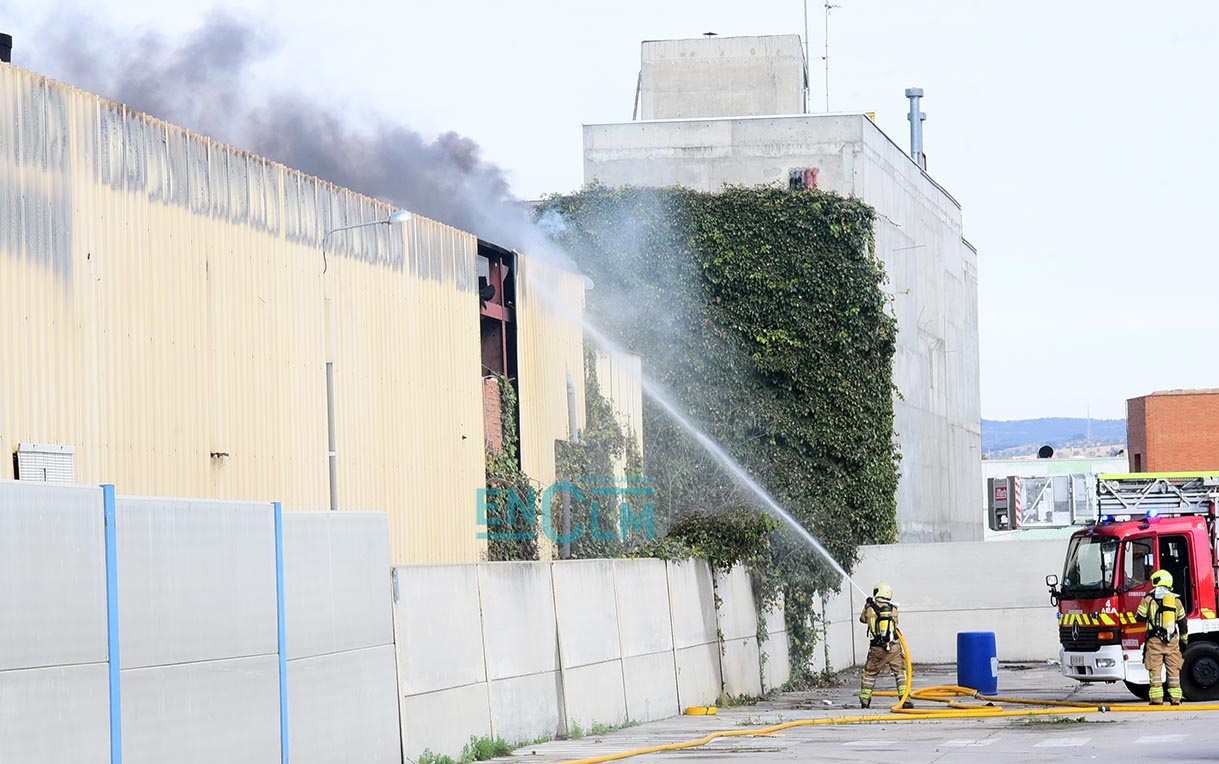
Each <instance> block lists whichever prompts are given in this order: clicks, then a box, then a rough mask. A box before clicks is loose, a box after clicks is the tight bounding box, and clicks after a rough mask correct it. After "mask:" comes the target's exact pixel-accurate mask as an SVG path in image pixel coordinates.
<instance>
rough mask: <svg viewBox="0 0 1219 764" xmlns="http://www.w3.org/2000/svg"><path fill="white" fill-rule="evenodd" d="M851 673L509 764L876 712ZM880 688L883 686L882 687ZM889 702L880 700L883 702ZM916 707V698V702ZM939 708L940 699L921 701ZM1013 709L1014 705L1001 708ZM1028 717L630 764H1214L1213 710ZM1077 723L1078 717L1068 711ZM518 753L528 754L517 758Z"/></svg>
mask: <svg viewBox="0 0 1219 764" xmlns="http://www.w3.org/2000/svg"><path fill="white" fill-rule="evenodd" d="M858 681H859V680H858V674H857V673H856V674H850V673H848V674H844V675H843V676H842V677H841V678H840V686H837V687H830V688H825V689H820V690H814V691H811V692H804V693H792V694H787V695H781V696H777V697H775V698H771V699H768V700H764V701H761V702H759V703H757V704H755V705H752V706H738V707H733V708H721V709H720V712H719V714H717V715H716V716H685V717H679V718H676V719H669V720H666V721H661V722H653V723H650V724H644V725H640V726H637V727H630V728H627V729H623V730H618V731H615V732H610V733H607V734H604V735H597V736H589V737H584V738H581V739H579V740H559V741H554V742H551V743H544V744H541V745H536V746H530V747H527V748H523V749H520V750H518V751H517V752H516V753H515V754H514V755H513V757H512V758H513V759H515V760H516V764H556V763H557V762H563V761H570V760H573V759H582V758H588V757H594V756H603V755H606V754H610V753H616V752H619V751H626V750H632V749H637V748H644V747H647V746H652V745H658V744H662V743H671V742H677V741H682V740H690V739H694V738H698V737H701V736H703V735H706V734H707V733H709V732H713V731H716V730H726V729H734V730H740V729H744V728H746V727H748V726H751V725H759V726H761V725H767V724H775V723H778V722H781V721H790V720H793V719H813V718H824V717H829V716H845V715H848V712H847V710H846V709H848V708H849V709H853V711H851V712H850V714H849V715H858V714H861V713H884V709H887V708H888V706H889V705H891V704H892V700H891V699H886V698H877V699H876V701H875V704H876V705H883V709H877V708H873V709H872V710H871V711H868V712H861V711H860V710H859V708H858V703H857V701H856V699H855V697H854V693H855V692H856V688H857V686H858ZM935 684H956V676H955V669H954V668H953V667H951V666H948V667H944V666H939V667H935V666H925V667H916V668H915V687H922V686H929V685H935ZM878 689H886V688H884V687H881V688H878ZM999 693H1000V694H1001V695H1009V696H1016V697H1029V698H1046V699H1055V700H1073V701H1082V702H1088V703H1097V704H1106V703H1139V702H1140V701H1138V700H1137V699H1136V698H1134V696H1133V695H1130V694H1129V693H1128V692H1127V691H1126V689H1125V687H1124V686H1123V685H1121V684H1112V685H1106V684H1101V685H1092V686H1084V685H1080V684H1078V683H1076V682H1074V681H1072V680H1069V679H1064V678H1063V677H1062V676H1061V675H1060V674H1059V673H1058V667H1057V666H1035V665H1034V666H1031V665H1020V664H1017V665H1004V666H1003V667H1002V668H1001V675H1000V678H999ZM886 700H887V701H888V703H883V704H882V701H886ZM920 705H923V704H920ZM926 705H933V706H939V705H940V704H926ZM1008 707H1009V708H1019V707H1018V706H1008ZM1054 718H1056V717H1040V718H1038V720H1037V721H1030V720H1028V719H1008V718H1005V719H944V720H928V721H917V722H898V723H891V724H890V723H876V724H855V725H842V726H818V727H798V728H794V729H789V730H785V731H783V732H782V733H777V734H775V735H773V736H765V737H763V736H757V737H754V736H750V737H734V738H726V739H718V740H715V741H713V742H712V743H710V744H708V745H707V746H705V747H702V748H694V749H689V750H685V751H669V752H663V753H656V754H650V755H645V756H639V757H635V758H632V759H627V760H626V761H628V762H631V763H632V764H657V762H661V763H662V764H663V763H667V764H684V763H685V762H695V761H714V762H716V763H717V764H740V763H745V762H749V763H751V764H752V763H757V762H767V761H800V762H804V761H817V762H820V761H827V762H886V763H887V764H921V763H922V762H944V763H945V764H947V763H950V762H976V761H988V762H990V761H993V762H1010V763H1012V764H1015V763H1016V762H1045V761H1093V760H1095V761H1106V762H1143V761H1151V760H1159V761H1165V762H1172V764H1185V763H1186V762H1200V761H1208V762H1214V761H1219V711H1216V712H1198V711H1190V710H1189V707H1188V704H1187V705H1186V706H1184V707H1183V710H1182V711H1180V712H1171V713H1158V714H1154V715H1153V714H1124V713H1123V714H1117V713H1110V714H1092V715H1089V716H1087V717H1084V719H1085V720H1084V721H1082V722H1081V721H1076V720H1075V719H1069V720H1068V721H1067V722H1066V723H1064V722H1055V723H1051V722H1050V721H1049V720H1050V719H1054ZM1076 719H1078V717H1076ZM520 759H527V760H528V761H527V762H522V761H520Z"/></svg>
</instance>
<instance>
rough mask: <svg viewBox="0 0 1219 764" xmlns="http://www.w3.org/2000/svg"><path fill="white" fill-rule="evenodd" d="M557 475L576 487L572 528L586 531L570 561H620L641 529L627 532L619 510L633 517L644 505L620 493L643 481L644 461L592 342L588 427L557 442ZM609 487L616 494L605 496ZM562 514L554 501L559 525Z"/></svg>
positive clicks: (587, 369) (587, 370)
mask: <svg viewBox="0 0 1219 764" xmlns="http://www.w3.org/2000/svg"><path fill="white" fill-rule="evenodd" d="M619 460H622V461H623V462H624V465H625V476H624V477H625V480H622V479H620V478H619V477H618V476H616V475H615V471H614V467H615V464H616V463H617V462H618V461H619ZM555 472H556V474H557V475H558V476H559V479H560V480H564V481H567V482H569V483H571V484H572V485H574V486H575V488H576V491H575V492H573V493H575V494H576V496H575V497H574V498H569V501H570V506H571V527H572V528H573V529H576V528H582V529H583V533H581V534H580V535H579V537H578V538H576V539H575V540H574V541H573V542H572V544H571V554H570V557H571V558H572V559H577V558H595V557H622V556H623V555H624V554H626V553H627V552H628V551H629V550H630V549H632V548H633V547H634V546H635V545H636V544H637V543H638V541H639V538H638V531H632V530H631V526H630V525H629V524H628V525H627V527H626V528H624V527H623V524H622V523H621V522H620V520H622V519H623V518H620V517H619V507H620V506H621V505H622V504H623V503H624V502H625V503H626V504H627V505H628V506H630V507H631V511H632V513H633V514H634V515H635V516H639V511H640V510H641V509H642V507H641V505H640V502H639V501H638V500H637V499H636V498H634V497H631V496H627V495H623V494H621V493H618V491H620V490H621V488H622V487H623V484H624V483H626V482H629V481H632V480H637V479H639V478H641V477H642V475H643V460H642V457H641V455H640V453H639V446H638V443H637V438H636V437H635V435H634V434H633V433H631V432H630V430H629V428H628V427H627V426H626V425H625V424H623V423H622V422H620V421H619V419H618V416H617V414H616V413H615V412H614V408H613V404H612V403H611V402H610V400H609V399H608V398H607V397H605V395H604V394H603V393H602V391H601V384H600V381H599V380H598V379H597V358H596V355H595V351H594V350H593V348H592V346H591V345H588V344H586V345H585V348H584V429H583V430H581V431H580V440H579V442H578V443H572V442H569V441H557V442H556V443H555ZM609 489H613V490H614V491H615V492H614V493H612V494H608V493H606V492H605V491H607V490H609ZM594 491H597V492H596V493H594ZM594 508H595V510H596V511H595V512H594ZM561 513H562V509H561V502H560V501H557V500H556V501H555V506H554V507H553V516H554V517H555V518H556V520H555V522H556V523H558V522H559V520H558V518H561V517H562V514H561ZM625 519H626V520H628V522H629V520H630V518H625ZM559 532H562V531H561V529H559Z"/></svg>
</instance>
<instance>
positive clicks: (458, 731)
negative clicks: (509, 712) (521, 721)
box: [402, 682, 532, 761]
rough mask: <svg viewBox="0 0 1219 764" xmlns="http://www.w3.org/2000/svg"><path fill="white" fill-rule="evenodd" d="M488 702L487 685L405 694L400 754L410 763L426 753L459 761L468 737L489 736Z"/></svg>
mask: <svg viewBox="0 0 1219 764" xmlns="http://www.w3.org/2000/svg"><path fill="white" fill-rule="evenodd" d="M490 702H491V701H490V697H489V695H488V688H487V684H486V682H481V683H479V684H468V685H465V686H463V687H455V688H453V689H450V690H439V691H437V692H428V693H424V694H422V695H407V696H406V697H404V698H403V699H402V719H403V728H402V738H403V743H402V748H403V754H404V755H405V756H406V758H407V759H409V760H410V761H418V760H419V756H420V754H422V753H423V752H424V751H425V750H430V751H432V752H433V753H437V754H442V755H445V756H449V757H452V758H455V759H456V758H458V757H459V756H460V755H461V749H462V746H464V745H466V744H467V743H469V742H470V738H471V737H489V736H490V735H491V705H490ZM528 739H532V738H521V739H520V740H514V742H524V741H525V740H528Z"/></svg>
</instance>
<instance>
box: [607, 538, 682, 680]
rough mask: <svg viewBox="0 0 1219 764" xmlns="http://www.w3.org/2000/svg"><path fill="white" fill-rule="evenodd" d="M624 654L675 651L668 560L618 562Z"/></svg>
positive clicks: (618, 588)
mask: <svg viewBox="0 0 1219 764" xmlns="http://www.w3.org/2000/svg"><path fill="white" fill-rule="evenodd" d="M614 581H615V586H616V590H617V597H618V628H619V632H620V634H621V637H622V655H623V656H624V657H625V656H633V655H649V654H651V653H658V652H669V653H672V651H673V622H672V620H671V619H672V615H671V612H670V609H669V583H668V572H667V569H666V563H665V561H664V560H648V559H637V560H614Z"/></svg>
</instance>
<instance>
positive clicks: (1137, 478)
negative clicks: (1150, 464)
mask: <svg viewBox="0 0 1219 764" xmlns="http://www.w3.org/2000/svg"><path fill="white" fill-rule="evenodd" d="M1216 501H1219V472H1198V473H1182V474H1176V473H1134V474H1129V475H1097V477H1096V510H1097V513H1098V515H1099V516H1100V517H1104V516H1105V515H1110V516H1115V515H1128V516H1130V517H1135V516H1139V515H1144V516H1145V515H1148V514H1150V515H1151V516H1153V517H1154V516H1156V515H1210V513H1211V511H1212V510H1211V508H1212V507H1213V506H1215V502H1216Z"/></svg>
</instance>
